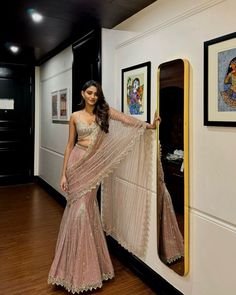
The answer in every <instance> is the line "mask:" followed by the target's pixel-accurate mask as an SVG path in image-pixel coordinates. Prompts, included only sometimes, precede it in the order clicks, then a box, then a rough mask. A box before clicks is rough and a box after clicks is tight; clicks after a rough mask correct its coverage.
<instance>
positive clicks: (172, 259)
mask: <svg viewBox="0 0 236 295" xmlns="http://www.w3.org/2000/svg"><path fill="white" fill-rule="evenodd" d="M182 257H184V255H182V254H178V255H176V256H174V257H172V258H169V259H167V260H166V262H167V263H168V264H170V263H172V262H175V261H176V260H179V259H181V258H182Z"/></svg>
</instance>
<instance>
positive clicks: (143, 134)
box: [48, 109, 152, 294]
mask: <svg viewBox="0 0 236 295" xmlns="http://www.w3.org/2000/svg"><path fill="white" fill-rule="evenodd" d="M150 134H151V132H150V131H146V123H145V122H142V121H139V120H137V119H135V118H133V117H130V116H126V115H124V114H123V113H120V112H118V111H115V110H113V109H110V127H109V133H107V134H105V133H104V132H102V131H101V130H100V127H99V126H97V128H95V130H94V131H93V134H92V136H91V144H90V145H89V147H88V148H86V149H85V148H81V147H80V146H75V147H74V149H73V150H72V152H71V155H70V158H69V161H68V164H67V180H68V185H69V191H68V194H67V196H66V198H67V206H66V208H65V211H64V215H63V218H62V222H61V226H60V231H59V235H58V240H57V245H56V252H55V257H54V260H53V263H52V266H51V269H50V272H49V277H48V283H51V284H57V285H61V286H63V287H64V288H65V289H66V290H67V291H69V292H72V293H73V294H74V293H80V292H83V291H87V290H93V289H96V288H100V287H101V286H102V282H103V281H104V280H107V279H111V278H113V276H114V270H113V266H112V263H111V260H110V256H109V253H108V249H107V245H106V241H105V237H104V232H103V227H102V224H101V218H100V213H99V209H98V204H97V200H96V193H97V188H98V186H99V184H100V183H101V182H102V181H103V180H105V179H106V181H105V182H104V184H105V186H104V187H105V190H106V194H104V195H105V199H104V203H103V207H102V214H103V226H104V229H105V230H106V231H107V233H108V234H110V233H111V232H112V233H113V234H115V235H116V236H117V240H118V242H120V243H121V245H123V246H124V247H125V248H126V249H128V250H129V251H131V252H133V253H135V254H137V255H140V256H142V255H143V254H144V253H145V248H146V245H147V240H148V225H149V214H150V213H149V209H150V194H149V193H146V191H144V190H143V189H141V190H135V189H127V190H126V189H125V190H119V189H118V194H117V193H116V197H118V198H119V199H118V202H117V201H116V202H117V203H116V204H117V206H118V207H120V208H123V209H124V210H122V209H121V211H119V212H122V211H124V212H126V213H127V212H128V213H129V215H128V219H127V216H125V215H120V216H117V215H116V219H114V212H115V211H116V210H115V209H114V208H113V209H112V212H113V213H112V212H111V211H110V210H109V206H110V205H111V201H112V202H113V200H114V199H113V198H112V195H110V197H111V198H109V194H108V193H107V192H109V185H108V184H109V183H110V180H109V179H111V178H110V176H111V174H112V172H114V171H115V170H116V169H117V168H118V167H119V166H120V165H121V163H122V165H126V171H128V173H129V174H130V175H131V179H133V180H137V181H138V182H139V183H141V184H142V185H143V186H145V187H147V188H148V187H149V186H150V181H151V178H150V165H151V163H150V162H151V160H152V159H151V157H150V149H151V144H152V142H151V140H150ZM128 158H129V159H131V162H128V161H127V163H126V161H123V160H125V159H128ZM129 163H136V164H135V165H134V166H132V165H131V164H129ZM130 165H131V166H130ZM118 187H119V186H118ZM109 200H110V201H109ZM126 202H128V203H126ZM113 204H115V203H113ZM127 204H128V205H127ZM127 210H128V211H127ZM127 220H131V221H132V224H134V227H133V228H130V226H129V224H128V223H127ZM114 221H116V222H117V223H116V224H115V225H114ZM132 224H130V225H132ZM127 228H129V229H128V231H127Z"/></svg>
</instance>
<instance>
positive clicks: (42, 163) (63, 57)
mask: <svg viewBox="0 0 236 295" xmlns="http://www.w3.org/2000/svg"><path fill="white" fill-rule="evenodd" d="M40 82H41V101H40V115H41V117H40V129H41V132H40V148H39V176H40V177H41V178H42V179H44V180H45V181H46V182H48V183H49V184H50V185H51V186H52V187H54V188H55V189H56V190H58V191H60V188H59V182H60V176H61V170H62V164H63V154H64V150H65V147H66V143H67V139H68V131H69V128H68V124H55V123H52V115H51V114H52V102H51V93H52V92H53V91H57V90H60V89H64V88H68V89H69V97H70V98H71V89H72V48H71V47H69V48H67V49H65V50H64V51H62V52H61V53H60V54H58V55H57V56H55V57H54V58H52V59H51V60H49V61H48V62H46V63H45V64H43V65H42V66H41V68H40ZM69 111H70V113H71V104H70V106H69ZM60 192H61V191H60Z"/></svg>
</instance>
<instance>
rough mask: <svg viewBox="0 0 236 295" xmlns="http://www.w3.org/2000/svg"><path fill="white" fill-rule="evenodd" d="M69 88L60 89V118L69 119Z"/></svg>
mask: <svg viewBox="0 0 236 295" xmlns="http://www.w3.org/2000/svg"><path fill="white" fill-rule="evenodd" d="M68 102H69V100H68V88H65V89H61V90H60V91H59V105H60V108H59V110H60V112H59V120H62V121H68V111H69V107H68V106H69V105H68Z"/></svg>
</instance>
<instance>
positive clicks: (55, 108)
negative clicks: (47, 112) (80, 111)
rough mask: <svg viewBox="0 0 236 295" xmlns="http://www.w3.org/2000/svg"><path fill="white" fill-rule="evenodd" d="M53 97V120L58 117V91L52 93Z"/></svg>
mask: <svg viewBox="0 0 236 295" xmlns="http://www.w3.org/2000/svg"><path fill="white" fill-rule="evenodd" d="M51 98H52V120H57V119H58V91H54V92H52V93H51Z"/></svg>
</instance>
